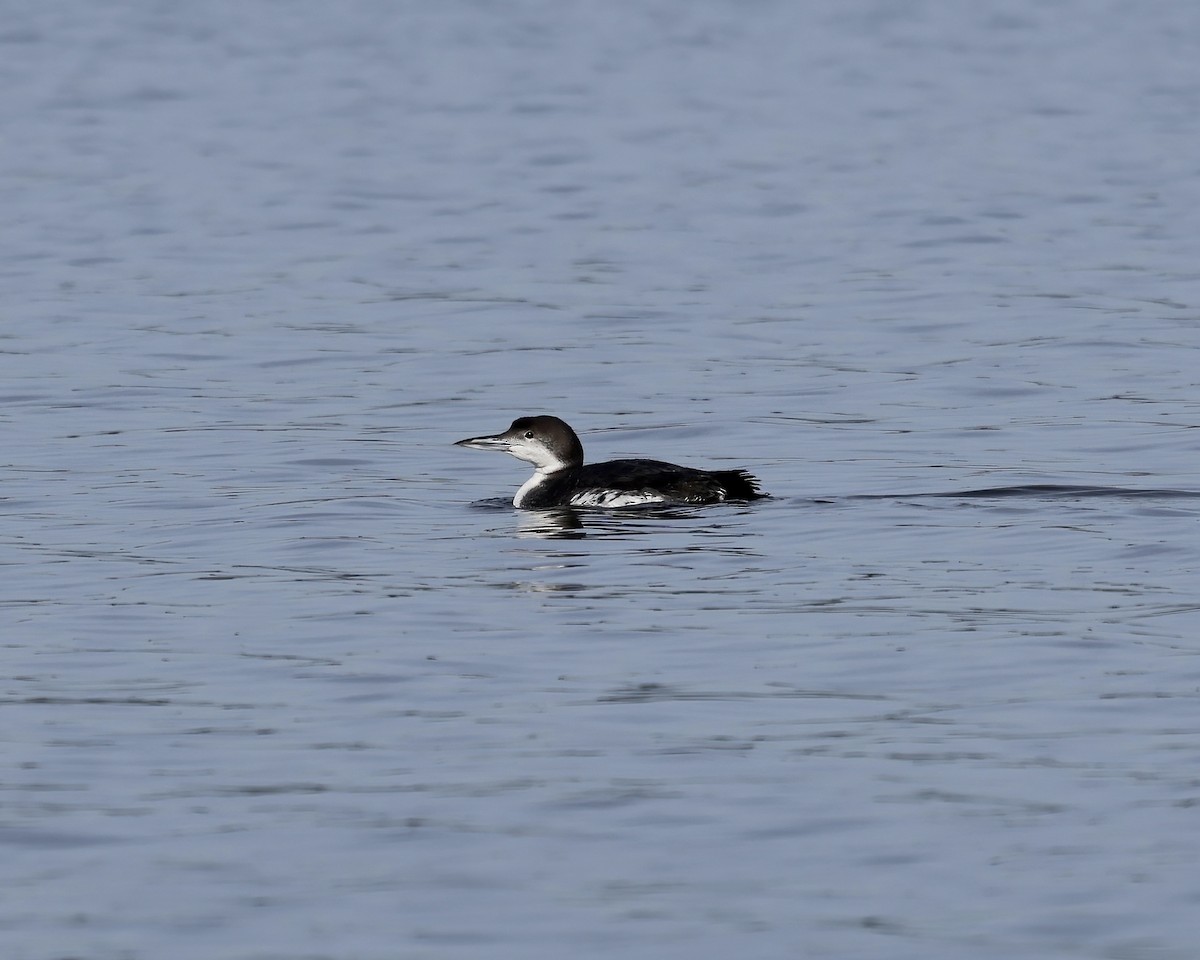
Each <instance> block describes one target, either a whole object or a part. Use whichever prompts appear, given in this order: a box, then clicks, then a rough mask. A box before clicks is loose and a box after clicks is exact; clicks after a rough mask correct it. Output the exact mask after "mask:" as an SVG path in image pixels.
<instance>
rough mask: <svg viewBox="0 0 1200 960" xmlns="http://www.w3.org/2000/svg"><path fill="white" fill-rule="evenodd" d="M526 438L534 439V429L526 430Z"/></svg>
mask: <svg viewBox="0 0 1200 960" xmlns="http://www.w3.org/2000/svg"><path fill="white" fill-rule="evenodd" d="M525 439H526V440H532V439H533V431H532V430H526V431H525Z"/></svg>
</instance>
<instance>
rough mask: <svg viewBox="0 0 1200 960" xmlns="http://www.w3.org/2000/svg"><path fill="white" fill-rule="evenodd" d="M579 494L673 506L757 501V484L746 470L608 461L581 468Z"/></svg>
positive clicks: (652, 462) (758, 495)
mask: <svg viewBox="0 0 1200 960" xmlns="http://www.w3.org/2000/svg"><path fill="white" fill-rule="evenodd" d="M573 479H574V482H575V484H576V487H577V489H578V490H579V491H586V490H597V491H615V492H618V493H625V494H631V495H636V494H645V495H647V496H654V497H656V498H660V499H662V500H668V501H674V502H676V503H715V502H719V501H721V500H756V499H758V498H759V497H761V496H763V494H762V493H760V492H759V489H758V481H757V480H756V479H755V478H754V477H752V476H751V475H750V474H748V473H747V472H746V471H745V470H696V469H694V468H692V467H681V466H679V465H678V464H674V463H664V462H663V461H661V460H610V461H608V462H607V463H595V464H589V465H587V466H583V467H580V468H579V469H578V472H577V473H576V475H575V477H574V478H573Z"/></svg>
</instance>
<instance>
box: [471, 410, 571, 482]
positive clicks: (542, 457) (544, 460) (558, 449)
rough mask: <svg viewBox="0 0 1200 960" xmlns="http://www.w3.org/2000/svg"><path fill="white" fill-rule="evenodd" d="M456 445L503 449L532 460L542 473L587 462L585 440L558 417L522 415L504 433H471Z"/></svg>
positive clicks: (521, 458) (520, 457) (520, 458)
mask: <svg viewBox="0 0 1200 960" xmlns="http://www.w3.org/2000/svg"><path fill="white" fill-rule="evenodd" d="M455 446H457V447H470V448H472V449H473V450H500V451H502V452H504V453H508V454H511V455H512V456H514V457H516V458H517V459H518V460H524V461H525V462H526V463H532V464H533V465H534V466H535V467H537V469H538V472H539V473H553V472H555V471H556V470H565V469H567V468H568V467H578V466H579V465H580V464H582V463H583V444H582V443H580V442H579V437H577V436H576V435H575V431H574V430H572V429H571V428H570V427H569V426H567V424H565V423H564V422H563V421H562V420H559V419H558V417H520V418H518V419H516V420H514V421H513V422H512V426H511V427H509V428H508V429H507V430H505V431H504V432H503V433H497V434H495V435H494V436H490V437H469V438H468V439H466V440H459V441H458V442H457V443H456V444H455Z"/></svg>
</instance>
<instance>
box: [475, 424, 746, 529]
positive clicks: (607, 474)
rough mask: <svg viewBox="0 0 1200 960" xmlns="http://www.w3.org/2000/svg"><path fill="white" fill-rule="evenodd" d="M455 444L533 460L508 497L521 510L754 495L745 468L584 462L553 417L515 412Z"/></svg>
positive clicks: (568, 432)
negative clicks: (504, 422)
mask: <svg viewBox="0 0 1200 960" xmlns="http://www.w3.org/2000/svg"><path fill="white" fill-rule="evenodd" d="M455 446H459V447H471V448H472V449H475V450H500V451H502V452H504V453H509V454H512V455H513V456H514V457H516V458H517V459H518V460H524V461H525V462H526V463H532V464H533V465H534V467H535V470H534V474H533V476H532V477H530V478H529V479H528V480H526V481H525V483H524V484H523V485H522V487H521V489H520V490H518V491H517V495H516V496H515V497H513V506H514V507H521V508H524V509H526V510H545V509H548V508H551V507H628V506H633V505H635V504H640V503H720V502H721V501H723V500H758V499H760V498H761V497H765V496H766V494H765V493H761V492H759V489H758V480H757V479H755V478H754V477H752V476H751V475H750V474H748V473H747V472H746V471H745V470H695V469H693V468H691V467H679V466H676V465H675V464H673V463H663V462H662V461H661V460H609V461H608V462H607V463H589V464H587V465H586V466H585V465H584V463H583V444H582V443H580V442H579V437H578V436H576V434H575V431H574V430H572V429H571V428H570V427H569V426H567V424H566V423H564V422H563V421H562V420H559V419H558V417H520V418H519V419H517V420H514V421H513V422H512V426H511V427H509V428H508V429H507V430H505V431H504V433H498V434H495V435H494V436H490V437H469V438H468V439H466V440H459V441H458V442H457V443H456V444H455Z"/></svg>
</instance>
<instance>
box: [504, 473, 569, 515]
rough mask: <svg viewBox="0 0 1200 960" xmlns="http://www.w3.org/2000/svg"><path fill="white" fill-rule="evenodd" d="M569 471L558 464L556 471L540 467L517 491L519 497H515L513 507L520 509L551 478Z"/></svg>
mask: <svg viewBox="0 0 1200 960" xmlns="http://www.w3.org/2000/svg"><path fill="white" fill-rule="evenodd" d="M565 469H568V468H567V467H564V466H561V465H559V464H556V465H555V467H554V469H549V468H547V467H538V468H537V469H536V470H535V471H533V476H532V477H530V478H529V479H528V480H526V481H525V482H524V483H523V484H521V489H520V490H518V491H517V495H516V496H515V497H513V506H514V507H516V508H518V509H520V508H521V507H524V506H525V504H526V503H528V502H529V498H530V497H531V496H533V493H534V491H536V490H537V489H538V488H539V487H541V486H542V484H544V483H546V481H547V480H549V479H550V478H551V477H553V476H556V475H557V474H558V473H560V472H561V471H563V470H565Z"/></svg>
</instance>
